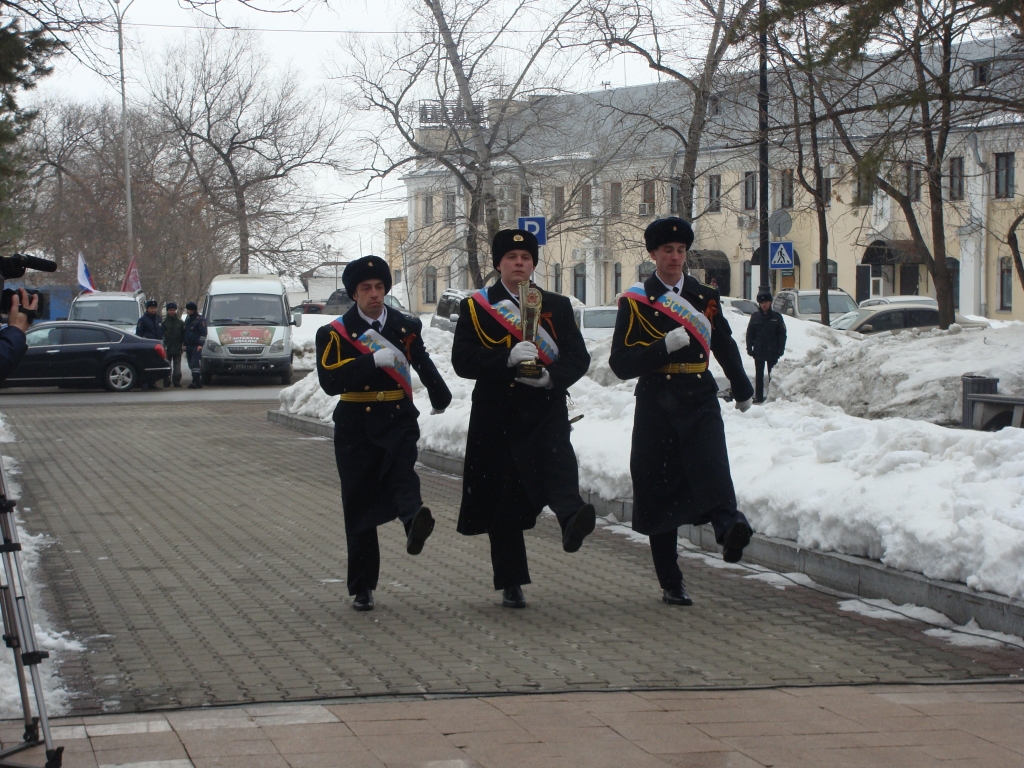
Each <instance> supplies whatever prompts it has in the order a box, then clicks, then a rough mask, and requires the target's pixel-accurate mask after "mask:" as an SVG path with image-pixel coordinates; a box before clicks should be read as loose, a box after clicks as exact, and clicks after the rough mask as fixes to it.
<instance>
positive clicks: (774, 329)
mask: <svg viewBox="0 0 1024 768" xmlns="http://www.w3.org/2000/svg"><path fill="white" fill-rule="evenodd" d="M757 307H758V311H757V312H755V313H754V314H753V315H751V316H750V320H749V321H748V322H747V354H748V355H750V356H751V357H752V358H754V403H755V404H757V403H763V402H764V401H765V396H764V369H765V366H766V365H767V367H768V380H769V382H770V381H771V378H772V368H774V367H775V364H776V363H778V362H779V358H780V357H782V356H783V355H784V354H785V352H786V321H785V320H783V319H782V315H781V314H780V313H778V312H776V311H775V310H774V309H772V294H771V291H769V290H767V289H765V288H762V289H761V290H759V291H758V292H757Z"/></svg>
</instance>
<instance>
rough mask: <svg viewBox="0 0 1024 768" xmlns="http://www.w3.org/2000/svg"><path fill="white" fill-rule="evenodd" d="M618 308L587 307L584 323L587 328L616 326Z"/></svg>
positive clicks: (584, 313)
mask: <svg viewBox="0 0 1024 768" xmlns="http://www.w3.org/2000/svg"><path fill="white" fill-rule="evenodd" d="M618 313H619V311H618V310H617V309H587V310H584V312H583V325H584V327H586V328H614V327H615V316H616V315H617V314H618Z"/></svg>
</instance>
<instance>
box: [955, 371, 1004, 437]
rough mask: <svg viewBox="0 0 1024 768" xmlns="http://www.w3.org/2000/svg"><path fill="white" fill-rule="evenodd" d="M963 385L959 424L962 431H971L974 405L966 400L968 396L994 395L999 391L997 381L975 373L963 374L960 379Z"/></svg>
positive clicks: (991, 377)
mask: <svg viewBox="0 0 1024 768" xmlns="http://www.w3.org/2000/svg"><path fill="white" fill-rule="evenodd" d="M960 382H961V384H962V385H963V392H962V393H961V399H962V401H963V402H962V406H963V410H962V412H961V416H960V418H961V423H960V426H962V427H963V428H964V429H971V427H972V425H973V424H974V403H973V402H971V401H970V400H969V399H968V397H967V396H968V395H995V394H997V393H998V390H999V379H997V378H995V377H993V376H981V375H979V374H976V373H965V374H964V375H963V376H961V377H960Z"/></svg>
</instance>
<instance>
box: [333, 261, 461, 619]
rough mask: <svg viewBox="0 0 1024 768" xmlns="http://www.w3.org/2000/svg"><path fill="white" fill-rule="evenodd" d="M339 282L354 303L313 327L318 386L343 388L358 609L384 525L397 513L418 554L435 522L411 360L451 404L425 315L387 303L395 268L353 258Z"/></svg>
mask: <svg viewBox="0 0 1024 768" xmlns="http://www.w3.org/2000/svg"><path fill="white" fill-rule="evenodd" d="M341 280H342V282H343V283H344V285H345V290H346V291H347V292H348V295H349V296H350V297H351V298H352V300H353V301H355V306H353V307H352V308H351V309H350V310H349V311H348V312H346V313H345V314H344V315H342V316H341V317H339V318H338V319H337V320H335V321H334V322H332V323H329V324H328V325H325V326H323V327H322V328H320V330H319V331H317V334H316V360H317V364H316V370H317V375H318V376H319V378H320V386H321V387H322V388H323V390H324V391H325V392H326V393H327V394H329V395H340V396H341V399H340V400H339V402H338V405H337V407H336V408H335V409H334V455H335V459H336V460H337V464H338V475H339V476H340V477H341V502H342V506H343V508H344V514H345V536H346V541H347V544H348V592H349V594H350V595H354V596H355V600H354V601H353V603H352V607H353V608H355V609H356V610H357V611H369V610H372V609H373V590H374V589H376V588H377V579H378V576H379V573H380V547H379V545H378V540H377V526H378V525H383V524H384V523H388V522H391V521H392V520H394V519H395V518H398V519H399V520H401V521H402V524H403V525H404V526H405V533H406V551H407V552H408V553H409V554H410V555H418V554H419V553H420V552H422V551H423V543H424V542H425V541H426V540H427V537H428V536H430V533H431V532H432V531H433V530H434V518H433V517H432V516H431V514H430V510H429V509H428V508H427V507H425V506H423V501H422V499H421V497H420V479H419V476H418V475H417V474H416V470H415V464H416V455H417V454H416V441H417V440H418V439H419V436H420V430H419V425H418V424H417V417H418V416H419V411H418V410H417V409H416V406H415V405H413V402H412V378H411V374H410V370H409V368H410V365H411V366H412V368H414V369H415V370H416V373H417V374H419V377H420V381H422V382H423V385H424V386H425V387H426V388H427V394H428V396H429V399H430V404H431V406H432V411H431V413H440V412H442V411H444V409H445V408H447V407H448V405H449V403H451V400H452V395H451V392H449V391H448V386H447V385H446V384H445V383H444V379H442V378H441V374H440V373H438V371H437V368H435V367H434V363H433V361H431V359H430V355H428V354H427V350H426V347H425V346H424V344H423V339H422V337H421V336H420V331H421V330H422V323H420V321H419V320H418V319H416V318H413V317H409V316H407V315H403V314H402V313H401V312H399V311H398V310H396V309H393V308H392V309H389V308H388V307H386V306H385V305H384V296H385V295H386V294H387V292H388V291H390V290H391V270H390V269H388V265H387V263H386V262H385V261H384V260H383V259H381V258H379V257H377V256H364V257H362V258H361V259H356V260H355V261H353V262H351V263H349V265H348V266H346V267H345V271H344V272H343V273H342V276H341Z"/></svg>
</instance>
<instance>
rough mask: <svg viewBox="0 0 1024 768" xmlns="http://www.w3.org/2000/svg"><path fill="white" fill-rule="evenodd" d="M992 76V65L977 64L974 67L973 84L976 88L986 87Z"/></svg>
mask: <svg viewBox="0 0 1024 768" xmlns="http://www.w3.org/2000/svg"><path fill="white" fill-rule="evenodd" d="M991 75H992V63H991V62H988V61H982V62H978V63H977V64H975V65H974V84H975V85H976V86H978V87H981V86H983V85H988V82H989V78H990V77H991Z"/></svg>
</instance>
